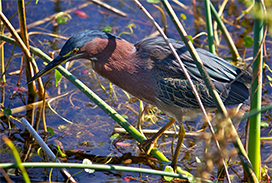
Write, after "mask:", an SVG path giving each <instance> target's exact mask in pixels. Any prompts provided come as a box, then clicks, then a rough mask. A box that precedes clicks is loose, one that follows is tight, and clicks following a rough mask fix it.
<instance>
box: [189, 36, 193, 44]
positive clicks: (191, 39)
mask: <svg viewBox="0 0 272 183" xmlns="http://www.w3.org/2000/svg"><path fill="white" fill-rule="evenodd" d="M188 39H189V40H190V41H191V42H192V43H193V42H194V40H193V37H192V36H191V35H188Z"/></svg>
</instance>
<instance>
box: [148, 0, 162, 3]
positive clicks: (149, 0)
mask: <svg viewBox="0 0 272 183" xmlns="http://www.w3.org/2000/svg"><path fill="white" fill-rule="evenodd" d="M146 2H148V3H159V2H160V0H146Z"/></svg>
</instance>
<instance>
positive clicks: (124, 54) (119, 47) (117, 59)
mask: <svg viewBox="0 0 272 183" xmlns="http://www.w3.org/2000/svg"><path fill="white" fill-rule="evenodd" d="M96 39H97V45H96V50H95V53H92V55H93V56H94V57H95V61H93V69H94V70H95V71H96V72H97V73H98V74H100V75H101V76H103V77H105V78H108V79H109V77H113V76H114V75H120V74H124V73H129V74H132V73H134V72H136V69H137V63H136V62H134V60H135V59H134V57H135V51H136V48H135V47H134V45H133V44H131V43H129V42H127V41H126V40H124V39H101V38H96Z"/></svg>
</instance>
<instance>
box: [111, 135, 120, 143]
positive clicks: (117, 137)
mask: <svg viewBox="0 0 272 183" xmlns="http://www.w3.org/2000/svg"><path fill="white" fill-rule="evenodd" d="M119 138H121V136H120V135H119V133H115V134H113V135H112V136H111V137H110V141H111V143H112V142H113V141H114V140H116V139H119Z"/></svg>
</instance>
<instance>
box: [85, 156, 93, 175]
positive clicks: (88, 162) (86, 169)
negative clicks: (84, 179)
mask: <svg viewBox="0 0 272 183" xmlns="http://www.w3.org/2000/svg"><path fill="white" fill-rule="evenodd" d="M82 164H84V165H91V164H93V163H92V162H91V161H90V160H89V159H86V158H85V159H83V162H82ZM84 170H85V172H87V173H94V171H95V170H94V169H88V168H85V169H84Z"/></svg>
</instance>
